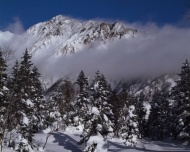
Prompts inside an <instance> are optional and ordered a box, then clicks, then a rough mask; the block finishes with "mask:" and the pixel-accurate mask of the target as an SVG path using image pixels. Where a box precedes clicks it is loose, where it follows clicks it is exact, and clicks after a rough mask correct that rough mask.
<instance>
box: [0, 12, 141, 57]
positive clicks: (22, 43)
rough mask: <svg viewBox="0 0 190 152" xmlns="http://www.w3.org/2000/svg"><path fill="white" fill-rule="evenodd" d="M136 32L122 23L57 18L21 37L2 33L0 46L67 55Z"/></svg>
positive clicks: (33, 52)
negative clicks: (5, 45) (95, 43)
mask: <svg viewBox="0 0 190 152" xmlns="http://www.w3.org/2000/svg"><path fill="white" fill-rule="evenodd" d="M136 33H137V31H136V30H133V29H130V28H127V27H125V25H124V24H122V23H119V22H115V23H106V22H100V21H92V20H90V21H79V20H76V19H72V18H68V17H65V16H62V15H58V16H56V17H53V18H52V19H50V20H49V21H45V22H41V23H38V24H35V25H34V26H32V27H30V28H29V29H28V30H27V31H26V32H25V33H23V34H21V35H14V34H12V33H10V32H0V41H1V44H3V42H7V44H8V45H9V46H10V47H11V48H14V49H16V50H23V49H26V48H27V49H28V50H29V51H30V52H31V53H32V54H35V53H36V52H41V53H46V54H47V53H48V54H57V55H60V54H64V55H68V54H73V53H75V52H77V51H80V50H81V49H83V48H84V47H85V48H88V47H92V43H93V42H95V41H100V42H103V43H104V42H105V43H106V42H107V41H111V40H113V39H120V38H122V37H125V38H129V37H134V36H135V34H136ZM10 42H11V43H10ZM4 44H5V43H4ZM43 51H44V52H43Z"/></svg>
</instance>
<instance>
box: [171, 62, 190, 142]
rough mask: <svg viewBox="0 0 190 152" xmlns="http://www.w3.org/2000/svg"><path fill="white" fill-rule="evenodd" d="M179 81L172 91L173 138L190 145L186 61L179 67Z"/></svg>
mask: <svg viewBox="0 0 190 152" xmlns="http://www.w3.org/2000/svg"><path fill="white" fill-rule="evenodd" d="M179 76H180V79H179V80H178V81H177V85H176V86H175V87H174V88H173V90H172V95H171V98H172V99H173V109H172V111H173V112H172V113H173V125H172V126H173V136H174V138H175V139H176V138H177V139H179V140H181V141H183V142H188V143H190V134H189V132H190V65H189V62H188V60H186V61H185V63H184V64H183V66H182V67H181V73H180V74H179Z"/></svg>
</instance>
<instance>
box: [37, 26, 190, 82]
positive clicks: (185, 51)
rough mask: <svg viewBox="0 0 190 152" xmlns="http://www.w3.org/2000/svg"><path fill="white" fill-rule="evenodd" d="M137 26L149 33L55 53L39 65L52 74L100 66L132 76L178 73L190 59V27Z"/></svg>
mask: <svg viewBox="0 0 190 152" xmlns="http://www.w3.org/2000/svg"><path fill="white" fill-rule="evenodd" d="M130 26H132V27H133V25H130ZM136 26H138V29H143V30H145V31H146V32H147V34H145V35H144V34H142V35H139V36H137V37H136V38H132V39H122V40H118V41H117V42H114V43H111V44H108V45H107V46H106V47H102V48H100V47H99V48H98V49H93V50H88V49H87V50H83V51H81V52H79V53H76V54H74V55H73V56H61V57H59V58H54V57H51V58H49V59H48V60H46V64H41V65H42V66H41V67H40V66H39V68H40V69H41V71H45V73H46V75H47V74H48V75H51V76H52V77H60V76H64V75H69V74H70V75H72V76H76V75H77V74H78V73H79V71H80V70H84V72H85V73H86V75H94V73H95V72H96V71H97V70H100V71H101V72H102V73H103V74H105V75H106V76H109V77H113V78H126V79H128V78H134V77H139V76H159V75H161V74H165V73H178V72H179V70H180V67H181V65H182V63H183V62H184V61H185V59H186V58H187V59H189V60H190V46H189V40H190V29H187V28H178V27H175V26H172V25H166V26H164V27H158V26H156V25H155V24H150V23H149V24H146V25H145V26H140V25H136ZM43 62H44V61H42V62H41V63H43Z"/></svg>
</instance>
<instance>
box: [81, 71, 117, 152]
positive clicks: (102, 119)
mask: <svg viewBox="0 0 190 152" xmlns="http://www.w3.org/2000/svg"><path fill="white" fill-rule="evenodd" d="M109 97H110V88H109V85H108V84H107V82H106V80H105V77H104V76H103V75H102V76H101V75H100V73H99V72H97V73H96V76H95V79H94V81H93V85H92V97H91V104H92V108H91V110H90V111H89V112H87V115H86V119H85V124H84V130H83V133H82V135H81V140H80V141H79V144H82V143H86V147H85V149H84V151H86V152H90V151H92V150H95V149H96V148H97V147H99V145H100V143H98V141H96V140H97V138H100V139H101V140H102V142H104V143H106V139H107V137H108V136H113V127H114V126H113V122H112V120H113V113H112V110H111V109H112V108H111V104H110V101H109ZM95 137H97V138H95ZM104 143H102V144H104Z"/></svg>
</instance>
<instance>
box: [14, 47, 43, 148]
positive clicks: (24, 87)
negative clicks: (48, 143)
mask: <svg viewBox="0 0 190 152" xmlns="http://www.w3.org/2000/svg"><path fill="white" fill-rule="evenodd" d="M32 69H33V64H32V62H31V55H30V54H29V53H28V51H27V50H26V51H25V53H24V55H23V57H22V58H21V63H20V66H19V69H18V75H17V77H18V78H16V79H15V78H13V80H15V81H16V82H13V84H14V83H16V84H17V85H18V87H17V88H16V92H14V96H17V98H16V99H17V100H16V101H17V104H18V106H19V107H18V111H17V115H19V118H21V119H20V120H19V129H18V133H19V134H20V135H21V138H20V143H19V146H18V149H17V151H20V150H22V149H25V150H27V151H30V150H31V149H33V147H34V139H33V136H34V133H35V132H36V131H37V130H38V129H39V124H40V123H36V121H37V122H40V121H41V120H42V119H41V115H40V113H39V111H41V110H42V109H41V108H42V107H43V106H42V105H41V104H42V92H41V91H42V90H41V87H39V81H38V79H39V73H38V72H37V69H36V68H34V69H33V70H32ZM34 122H35V123H34Z"/></svg>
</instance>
